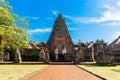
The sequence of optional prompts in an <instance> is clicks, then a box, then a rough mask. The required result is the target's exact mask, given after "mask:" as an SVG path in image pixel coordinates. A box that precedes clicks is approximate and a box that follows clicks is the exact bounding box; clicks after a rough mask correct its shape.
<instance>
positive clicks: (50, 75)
mask: <svg viewBox="0 0 120 80" xmlns="http://www.w3.org/2000/svg"><path fill="white" fill-rule="evenodd" d="M27 80H102V79H100V78H98V77H96V76H94V75H92V74H90V73H88V72H86V71H84V70H82V69H81V68H78V67H76V66H75V65H50V66H48V67H46V68H45V69H43V70H42V71H40V72H38V73H36V74H35V75H33V76H31V77H29V78H28V79H27Z"/></svg>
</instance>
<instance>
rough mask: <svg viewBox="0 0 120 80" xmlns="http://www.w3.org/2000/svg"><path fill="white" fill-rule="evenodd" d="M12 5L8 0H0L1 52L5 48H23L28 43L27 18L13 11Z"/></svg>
mask: <svg viewBox="0 0 120 80" xmlns="http://www.w3.org/2000/svg"><path fill="white" fill-rule="evenodd" d="M11 10H12V6H10V5H9V2H8V1H7V0H0V53H3V51H4V48H6V47H9V48H13V49H15V48H23V47H26V45H27V40H28V36H27V32H26V31H25V30H26V27H27V26H28V22H27V21H26V19H25V18H22V17H19V16H18V15H16V14H14V13H12V12H13V11H12V12H11Z"/></svg>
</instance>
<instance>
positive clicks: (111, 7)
mask: <svg viewBox="0 0 120 80" xmlns="http://www.w3.org/2000/svg"><path fill="white" fill-rule="evenodd" d="M101 3H102V5H101V8H103V10H104V11H102V12H100V14H99V15H100V16H98V17H75V16H69V15H65V14H63V16H65V17H66V18H68V19H70V20H71V21H73V22H75V23H104V25H109V26H120V8H119V7H120V0H116V1H115V0H107V1H106V2H105V1H104V0H103V1H101ZM57 12H58V11H56V13H57ZM105 23H106V24H105Z"/></svg>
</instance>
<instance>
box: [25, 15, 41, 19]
mask: <svg viewBox="0 0 120 80" xmlns="http://www.w3.org/2000/svg"><path fill="white" fill-rule="evenodd" d="M25 18H27V19H32V20H38V19H39V17H32V16H26V17H25Z"/></svg>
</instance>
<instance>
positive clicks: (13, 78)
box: [0, 65, 46, 80]
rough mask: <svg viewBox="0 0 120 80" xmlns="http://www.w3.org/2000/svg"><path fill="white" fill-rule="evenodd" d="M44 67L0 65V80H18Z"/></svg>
mask: <svg viewBox="0 0 120 80" xmlns="http://www.w3.org/2000/svg"><path fill="white" fill-rule="evenodd" d="M45 66H46V65H0V80H19V79H21V78H23V77H25V76H26V75H28V74H31V73H33V72H35V71H37V70H40V69H43V68H44V67H45Z"/></svg>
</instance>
